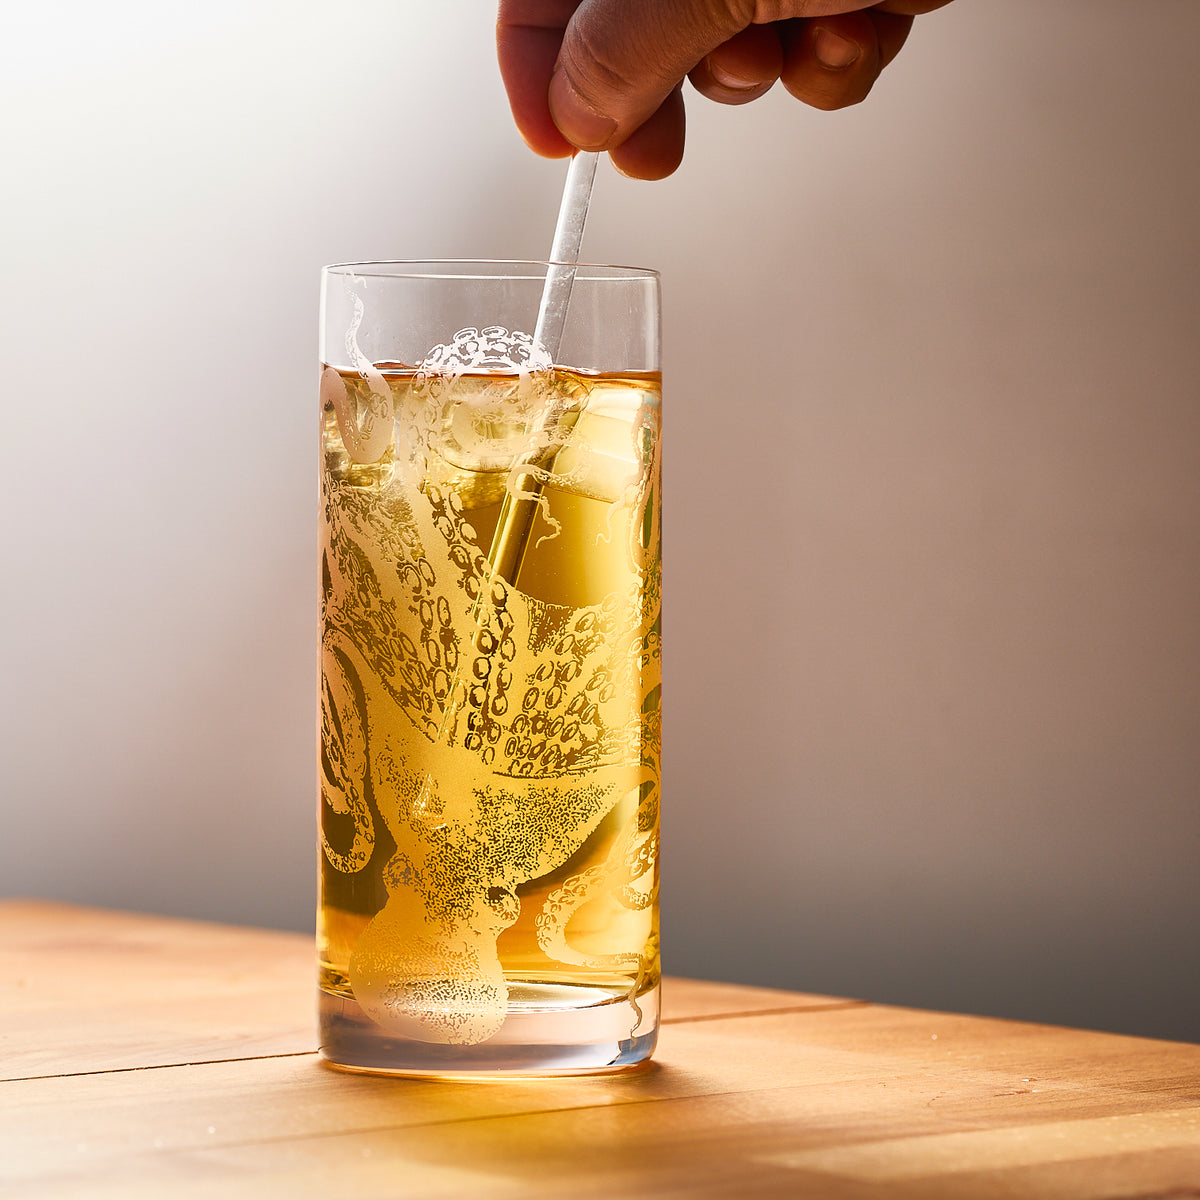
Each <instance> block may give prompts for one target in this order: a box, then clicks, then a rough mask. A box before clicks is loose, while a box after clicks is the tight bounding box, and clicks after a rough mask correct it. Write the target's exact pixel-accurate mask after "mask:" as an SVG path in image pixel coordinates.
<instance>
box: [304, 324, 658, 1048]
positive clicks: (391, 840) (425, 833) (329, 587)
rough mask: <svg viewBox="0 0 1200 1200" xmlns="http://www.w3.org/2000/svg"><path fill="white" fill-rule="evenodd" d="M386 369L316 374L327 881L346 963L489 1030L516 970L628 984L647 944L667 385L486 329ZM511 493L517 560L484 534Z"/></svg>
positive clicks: (643, 971)
mask: <svg viewBox="0 0 1200 1200" xmlns="http://www.w3.org/2000/svg"><path fill="white" fill-rule="evenodd" d="M370 367H371V370H370V372H369V373H368V372H364V371H363V370H362V369H361V366H360V368H359V370H358V371H357V372H356V373H351V372H337V371H334V370H332V368H327V369H326V370H325V372H324V374H323V377H322V398H323V410H324V414H323V427H324V442H323V445H324V455H325V458H324V466H323V470H322V488H321V525H322V577H323V578H322V603H321V615H322V626H323V642H322V681H321V684H322V686H321V694H322V711H321V732H322V763H321V766H322V800H323V802H322V830H323V832H322V841H323V847H324V864H323V891H324V894H325V903H326V904H327V905H331V906H333V907H338V908H340V909H342V910H345V911H346V912H347V913H349V914H350V917H349V918H348V919H350V920H355V921H357V925H355V930H356V934H355V936H354V938H353V939H352V949H351V950H350V953H349V958H348V964H347V967H346V972H345V973H346V982H347V984H348V987H349V989H350V991H351V992H352V995H353V998H354V999H355V1000H356V1001H357V1003H358V1004H359V1005H360V1006H361V1008H362V1009H363V1011H364V1012H365V1013H366V1014H367V1015H368V1016H369V1017H370V1018H371V1019H372V1020H373V1021H375V1022H376V1023H377V1024H379V1025H380V1026H382V1027H384V1028H385V1029H386V1030H388V1031H391V1032H393V1033H395V1034H396V1035H398V1036H403V1037H410V1038H417V1039H420V1040H423V1041H428V1042H444V1043H457V1044H473V1043H477V1042H480V1041H483V1040H485V1039H487V1038H489V1037H492V1036H493V1035H494V1034H496V1033H497V1031H498V1030H499V1029H500V1027H501V1025H502V1024H503V1022H504V1020H505V1017H506V1013H507V1004H508V996H509V988H510V985H511V983H512V980H513V978H514V974H515V976H521V974H522V972H523V971H525V972H529V973H532V974H534V975H536V974H538V973H539V972H540V973H541V974H542V975H544V976H546V977H554V976H555V973H556V972H560V973H564V974H565V975H570V973H571V972H575V973H576V974H578V973H579V972H590V973H593V974H594V975H596V976H597V977H606V976H611V977H614V978H616V977H621V978H628V979H629V980H630V981H631V984H630V999H632V1000H634V1002H635V1007H636V994H637V993H638V992H639V991H640V989H641V987H642V986H643V984H644V982H645V980H646V978H647V973H648V972H651V971H653V972H654V973H655V974H657V970H658V964H657V929H656V927H655V926H654V923H653V921H652V919H651V913H652V910H653V908H654V900H655V898H656V889H657V846H658V840H657V829H658V819H657V818H658V804H659V776H660V767H659V756H660V729H659V692H660V679H661V670H660V663H661V654H660V604H661V568H660V556H659V544H658V499H659V464H658V456H657V449H656V447H657V429H658V419H659V418H658V393H657V384H656V383H654V384H653V386H648V385H646V384H645V381H638V380H632V381H630V380H623V381H617V382H613V380H612V379H611V378H609V377H604V376H587V375H584V374H582V373H572V372H565V371H562V370H561V369H552V368H550V367H549V365H548V364H546V363H544V362H541V361H539V360H538V358H537V355H536V353H535V351H534V349H533V347H532V344H531V339H529V337H528V335H525V334H519V333H517V334H509V333H507V331H505V330H502V329H498V328H494V327H493V328H490V329H484V330H474V329H471V330H464V331H461V332H460V333H459V334H457V335H456V336H455V338H454V339H452V340H451V341H450V342H449V343H447V344H446V345H444V346H439V347H437V348H435V350H434V351H432V352H431V353H430V355H429V356H427V358H426V359H425V361H424V362H423V363H422V364H421V365H420V367H418V368H416V369H411V368H404V367H403V365H402V364H386V363H379V364H370ZM381 387H385V388H386V389H387V392H386V396H385V395H384V393H383V392H382V391H381ZM385 423H386V425H387V427H388V429H389V433H390V435H391V436H389V437H388V438H387V439H386V441H384V439H382V438H381V437H379V436H378V430H379V429H380V428H382V427H383V426H384V424H385ZM372 456H373V457H372ZM522 504H523V505H524V506H525V508H524V510H523V516H521V517H520V519H521V520H523V521H524V522H525V526H526V527H527V528H526V529H525V531H524V535H523V536H524V540H523V542H522V544H521V546H520V548H519V549H520V554H519V555H518V557H520V556H521V555H523V556H524V557H523V562H524V565H523V566H522V567H521V569H520V573H519V574H516V573H514V578H506V577H505V576H504V574H503V573H501V572H500V571H499V570H498V569H497V568H496V567H495V566H494V565H493V561H492V558H489V551H492V554H493V557H494V554H495V551H494V544H495V543H496V542H497V541H498V539H499V535H498V534H497V530H499V531H500V533H501V534H502V533H503V532H504V531H505V530H506V529H507V528H508V526H509V524H511V523H512V521H514V520H515V519H517V518H516V517H515V516H514V513H518V515H520V514H519V510H520V506H521V505H522ZM584 558H586V559H587V561H588V563H589V564H590V563H591V562H593V561H599V563H600V567H599V568H596V569H595V570H593V568H592V567H591V566H590V565H588V566H584V567H581V566H580V563H581V562H583V559H584ZM589 572H590V573H589ZM514 964H516V965H514Z"/></svg>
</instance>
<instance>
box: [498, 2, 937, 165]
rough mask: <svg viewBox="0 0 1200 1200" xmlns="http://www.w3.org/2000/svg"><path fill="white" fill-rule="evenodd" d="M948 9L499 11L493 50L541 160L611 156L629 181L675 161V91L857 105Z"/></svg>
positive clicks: (740, 5) (553, 6)
mask: <svg viewBox="0 0 1200 1200" xmlns="http://www.w3.org/2000/svg"><path fill="white" fill-rule="evenodd" d="M948 3H950V0H884V2H883V3H876V4H864V3H863V0H715V2H714V0H500V9H499V15H498V17H497V21H496V47H497V52H498V55H499V60H500V73H501V75H502V76H503V79H504V86H505V88H506V89H507V90H508V98H509V103H510V104H511V105H512V110H513V116H514V118H515V119H516V122H517V128H518V129H519V130H520V131H521V135H522V136H523V137H524V138H525V140H526V142H528V143H529V146H530V147H531V148H532V149H533V150H535V151H536V152H537V153H538V154H542V155H545V156H546V157H548V158H561V157H563V156H564V155H567V154H571V153H572V152H573V151H574V149H575V148H576V147H578V148H579V149H581V150H607V151H608V152H609V154H610V156H611V157H612V160H613V163H614V165H615V166H616V167H617V169H618V170H620V171H622V172H624V173H625V174H626V175H632V176H634V177H635V178H637V179H662V178H663V177H664V176H667V175H670V174H671V172H672V171H674V170H675V168H676V167H678V166H679V163H680V161H681V160H682V158H683V139H684V114H683V92H682V87H683V80H684V79H685V78H687V79H690V80H691V83H692V86H693V87H694V88H695V89H696V91H698V92H699V93H700V94H701V95H703V96H707V97H708V98H709V99H710V100H716V101H718V102H719V103H721V104H746V103H747V102H748V101H750V100H756V99H757V98H758V97H759V96H761V95H763V94H764V93H766V92H767V91H769V90H770V88H771V86H772V84H774V82H775V81H776V80H777V79H779V80H782V82H783V86H784V87H785V88H787V90H788V91H789V92H790V93H791V94H792V95H793V96H795V97H796V98H797V99H798V100H802V101H804V102H805V103H806V104H811V105H812V106H814V107H815V108H823V109H835V108H845V107H847V106H848V105H851V104H857V103H858V102H859V101H860V100H862V99H864V98H865V97H866V95H867V93H868V92H869V91H870V90H871V87H872V85H873V84H874V83H875V80H876V79H877V78H878V77H879V73H880V72H881V71H882V70H883V68H884V67H886V66H887V64H888V63H889V62H891V60H892V59H893V58H895V56H896V54H897V53H898V52H899V50H900V47H901V46H902V45H904V40H905V38H907V37H908V31H909V29H910V28H911V26H912V22H913V17H914V16H916V15H918V14H920V13H927V12H932V11H933V10H934V9H935V8H941V7H942V6H943V5H946V4H948Z"/></svg>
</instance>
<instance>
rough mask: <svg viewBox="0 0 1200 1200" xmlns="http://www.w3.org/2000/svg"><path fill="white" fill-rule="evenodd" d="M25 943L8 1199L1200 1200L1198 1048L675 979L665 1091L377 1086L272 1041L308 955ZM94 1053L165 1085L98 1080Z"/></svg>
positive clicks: (74, 920) (116, 1072)
mask: <svg viewBox="0 0 1200 1200" xmlns="http://www.w3.org/2000/svg"><path fill="white" fill-rule="evenodd" d="M13 921H16V922H17V923H18V924H19V925H20V926H21V927H22V929H23V930H24V932H23V933H21V934H19V935H18V934H14V933H13V931H12V930H11V928H9V926H10V925H11V923H12V922H13ZM0 934H3V935H4V937H3V942H4V945H5V946H6V949H5V951H4V956H5V958H4V960H3V962H0V966H3V967H4V968H5V971H6V974H5V980H6V982H5V985H4V988H5V990H4V991H3V993H0V1001H2V1003H0V1018H2V1022H3V1023H2V1026H0V1028H3V1030H4V1033H3V1034H0V1055H3V1062H4V1066H5V1070H6V1072H9V1071H10V1063H9V1055H8V1049H9V1045H10V1042H13V1040H14V1039H15V1043H14V1044H16V1045H17V1046H19V1047H20V1048H21V1054H22V1055H23V1056H24V1057H23V1058H22V1062H24V1063H25V1064H26V1065H29V1064H30V1063H33V1064H34V1065H35V1066H36V1065H39V1064H40V1065H41V1066H46V1065H47V1064H57V1066H58V1067H59V1068H60V1070H59V1071H56V1072H55V1071H40V1072H39V1074H40V1075H41V1077H39V1078H32V1077H25V1078H10V1079H9V1080H8V1081H6V1082H3V1083H0V1194H2V1195H4V1196H5V1197H10V1196H11V1197H14V1198H24V1197H37V1198H39V1200H42V1198H45V1197H58V1196H64V1197H65V1196H71V1197H82V1198H87V1200H92V1198H99V1197H110V1196H111V1197H116V1196H121V1197H134V1198H139V1197H150V1196H154V1197H167V1196H169V1197H183V1198H185V1200H186V1198H188V1197H192V1196H197V1197H199V1196H215V1195H220V1196H222V1197H226V1196H230V1197H235V1198H236V1197H240V1196H255V1197H264V1196H266V1197H273V1196H287V1197H300V1198H306V1197H317V1196H322V1197H327V1196H362V1197H376V1196H378V1197H385V1196H386V1197H409V1196H411V1197H455V1198H458V1197H483V1198H491V1197H495V1198H507V1197H529V1198H532V1200H541V1198H546V1200H550V1198H551V1197H554V1198H561V1197H576V1196H578V1197H585V1198H588V1197H596V1198H599V1197H602V1196H604V1197H608V1196H612V1195H621V1196H627V1197H642V1196H645V1197H650V1196H656V1197H658V1196H677V1197H679V1196H697V1197H730V1198H732V1197H751V1198H754V1197H775V1196H779V1197H785V1196H786V1197H810V1196H811V1197H814V1198H819V1200H868V1198H875V1197H888V1198H893V1197H895V1198H903V1200H910V1198H911V1200H918V1198H920V1200H944V1198H946V1200H948V1198H951V1197H962V1198H963V1200H993V1198H995V1200H1000V1198H1001V1197H1003V1198H1004V1200H1014V1198H1017V1197H1030V1198H1034V1200H1040V1198H1042V1197H1045V1198H1046V1200H1186V1198H1188V1197H1197V1196H1200V1047H1198V1046H1192V1045H1183V1044H1179V1043H1168V1042H1156V1041H1150V1040H1146V1039H1138V1038H1126V1037H1115V1036H1112V1035H1106V1034H1097V1033H1090V1032H1085V1031H1080V1030H1068V1029H1060V1028H1055V1027H1050V1026H1037V1025H1027V1024H1020V1023H1016V1022H1006V1021H997V1020H987V1019H982V1018H976V1017H964V1016H958V1015H954V1014H944V1013H931V1012H921V1011H915V1010H909V1009H898V1008H889V1007H885V1006H880V1005H873V1004H865V1003H860V1002H854V1001H847V1000H836V999H830V998H824V997H816V996H805V995H799V994H795V993H782V992H775V991H771V990H769V989H743V988H738V987H733V986H726V985H708V984H702V983H696V982H685V981H673V984H672V987H671V988H670V989H668V991H667V993H666V994H667V996H668V997H670V996H671V995H672V993H673V994H674V996H675V998H676V1000H675V1003H676V1007H675V1009H674V1012H675V1017H674V1019H673V1020H672V1021H671V1022H670V1023H668V1024H666V1025H665V1027H664V1029H663V1033H662V1040H661V1044H660V1049H659V1053H658V1055H657V1056H656V1061H655V1063H654V1064H653V1065H652V1066H651V1068H650V1069H649V1070H646V1071H643V1072H640V1073H633V1074H627V1075H619V1076H607V1077H596V1078H581V1079H549V1080H545V1081H523V1082H503V1083H487V1084H479V1083H455V1082H443V1083H435V1082H428V1081H419V1080H403V1079H378V1078H372V1077H369V1076H358V1075H347V1074H342V1073H339V1072H336V1071H332V1070H329V1069H327V1068H325V1067H323V1066H321V1065H320V1064H319V1062H318V1061H317V1059H316V1056H315V1055H314V1054H313V1053H311V1045H312V1042H311V1037H312V1034H311V1026H310V1025H309V1026H307V1027H305V1028H307V1030H308V1032H307V1033H306V1032H305V1028H298V1029H296V1030H292V1031H290V1032H289V1031H286V1030H285V1031H282V1032H281V1031H280V1030H278V1029H275V1030H273V1028H272V1023H271V1017H272V1013H275V1014H276V1015H279V1014H283V1015H284V1017H285V1018H286V1017H288V1016H289V1015H290V1017H291V1018H292V1019H295V1017H296V1013H297V1012H298V1011H299V1009H293V1007H292V1005H293V1004H294V1003H296V1002H295V1001H293V1000H292V999H291V998H290V997H289V996H288V994H287V990H288V989H293V988H301V989H302V990H303V992H304V1001H303V1003H304V1004H305V1005H306V1006H307V1007H308V1008H311V986H312V982H311V981H312V969H311V965H312V964H311V942H310V940H309V939H306V938H298V937H295V936H293V935H288V934H270V933H265V932H263V931H256V930H242V929H236V928H229V927H220V926H211V925H202V924H199V923H192V922H180V921H168V920H164V919H162V918H150V917H137V916H131V915H129V914H113V913H98V912H94V911H91V910H80V909H72V908H69V907H66V906H59V907H54V908H51V907H48V906H42V905H36V904H32V905H29V904H27V905H25V906H23V907H22V906H19V905H11V904H0ZM21 947H23V949H22V948H21ZM101 947H107V950H104V949H102V948H101ZM136 947H141V950H140V951H138V950H135V949H133V948H136ZM18 959H20V960H21V961H23V962H24V963H25V967H24V970H25V976H24V979H25V982H24V984H23V985H16V984H14V983H13V982H12V981H13V978H14V977H13V975H12V973H11V967H12V964H13V963H14V962H15V961H17V960H18ZM79 964H83V965H82V966H81V965H79ZM80 978H86V979H87V981H88V984H89V986H88V988H87V989H86V992H81V991H80V990H79V988H77V987H73V985H72V983H71V981H72V980H78V979H80ZM227 989H232V994H233V997H234V998H235V999H241V1000H243V1001H244V1006H243V1010H242V1012H241V1015H240V1016H236V1015H235V1014H236V1005H234V1006H233V1007H230V1006H229V1005H228V1004H227V1002H228V1000H229V998H230V997H229V995H228V994H227ZM106 995H107V996H110V997H114V996H115V997H119V998H120V1002H117V1001H113V1002H112V1003H105V1002H104V1000H103V998H104V997H105V996H106ZM88 997H92V999H91V1000H88ZM40 1002H44V1004H45V1008H40V1007H39V1003H40ZM668 1003H671V1001H668ZM158 1007H165V1008H168V1009H174V1008H175V1007H181V1008H182V1010H183V1013H182V1015H178V1014H176V1013H174V1012H173V1011H168V1012H165V1013H159V1014H158V1016H157V1018H156V1019H155V1020H153V1021H152V1022H151V1021H150V1014H151V1012H152V1011H153V1010H154V1009H156V1008H158ZM139 1013H140V1014H141V1018H142V1019H144V1020H145V1021H147V1022H150V1023H149V1024H147V1025H145V1026H143V1027H142V1028H141V1029H140V1030H139V1029H138V1019H137V1015H136V1014H139ZM88 1014H91V1015H90V1016H89V1015H88ZM251 1014H252V1015H251ZM305 1019H306V1020H308V1018H307V1017H306V1018H305ZM231 1026H233V1027H235V1028H236V1030H237V1036H238V1038H240V1039H241V1041H240V1042H238V1041H237V1038H233V1039H232V1040H231V1035H230V1028H231ZM31 1031H34V1032H36V1035H37V1036H38V1037H41V1038H49V1039H51V1042H52V1043H53V1045H43V1046H42V1047H41V1049H36V1048H35V1047H33V1046H32V1043H31V1041H30V1038H31V1037H32V1036H33V1032H31ZM89 1037H90V1038H91V1039H92V1041H93V1042H94V1043H95V1044H96V1045H99V1046H101V1047H103V1054H108V1055H109V1056H111V1057H112V1058H114V1059H118V1060H120V1061H122V1062H127V1063H131V1062H132V1060H135V1059H137V1058H138V1057H139V1056H141V1057H142V1058H143V1059H144V1060H145V1061H144V1062H143V1063H142V1064H141V1065H142V1066H143V1067H144V1068H145V1069H129V1068H128V1067H123V1068H120V1069H112V1068H97V1067H95V1066H86V1067H83V1068H79V1067H78V1064H80V1063H94V1062H96V1061H97V1060H98V1053H94V1052H92V1051H91V1050H89V1049H88V1042H89ZM305 1037H307V1038H308V1041H307V1043H305V1042H304V1041H303V1039H304V1038H305ZM272 1038H275V1039H276V1040H275V1041H272ZM179 1039H183V1040H179ZM230 1044H240V1045H242V1046H243V1047H245V1046H249V1045H254V1044H262V1045H264V1046H267V1045H285V1046H300V1049H298V1050H296V1049H292V1050H284V1051H271V1050H260V1051H256V1052H254V1053H250V1054H245V1055H243V1056H240V1057H237V1058H235V1057H234V1056H231V1055H224V1054H221V1053H217V1052H218V1051H221V1050H222V1048H223V1047H226V1046H228V1045H230ZM55 1046H57V1047H58V1048H57V1049H55V1048H54V1047H55ZM182 1048H188V1052H189V1053H191V1052H194V1051H197V1050H199V1051H207V1052H211V1053H212V1054H213V1057H211V1058H208V1059H203V1060H195V1059H191V1058H189V1057H188V1055H187V1054H185V1053H183V1049H182ZM101 1056H102V1055H101ZM172 1058H174V1061H176V1062H177V1063H180V1064H181V1065H173V1066H171V1065H165V1063H166V1062H167V1061H168V1060H171V1059H172ZM72 1064H74V1065H75V1067H76V1070H78V1069H82V1070H85V1071H87V1072H88V1073H69V1072H70V1071H71V1069H72Z"/></svg>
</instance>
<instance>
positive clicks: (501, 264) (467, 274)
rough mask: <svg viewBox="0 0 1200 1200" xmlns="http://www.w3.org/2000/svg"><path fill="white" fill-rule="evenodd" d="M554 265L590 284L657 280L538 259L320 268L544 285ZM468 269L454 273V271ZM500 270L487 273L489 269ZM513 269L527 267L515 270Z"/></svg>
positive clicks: (640, 272)
mask: <svg viewBox="0 0 1200 1200" xmlns="http://www.w3.org/2000/svg"><path fill="white" fill-rule="evenodd" d="M552 266H569V267H575V268H576V271H577V275H576V279H577V280H581V281H583V282H589V281H603V280H614V281H621V280H624V281H635V280H639V279H641V280H657V279H659V278H660V273H659V272H658V271H656V270H654V268H653V267H631V266H620V265H617V264H614V263H592V262H558V261H556V260H554V259H538V258H515V259H506V258H412V259H407V258H395V259H379V260H376V261H371V262H340V263H330V264H329V265H328V266H324V267H322V268H321V274H322V276H326V275H336V276H353V275H358V276H362V277H365V278H368V279H372V278H373V279H464V280H468V279H532V280H537V281H538V282H542V281H543V280H544V279H545V277H546V271H547V270H548V269H549V268H550V267H552ZM456 267H461V268H467V269H465V270H455V269H454V268H456ZM488 267H492V268H501V269H500V270H487V269H486V268H488ZM511 268H524V269H523V270H519V269H518V270H512V269H511Z"/></svg>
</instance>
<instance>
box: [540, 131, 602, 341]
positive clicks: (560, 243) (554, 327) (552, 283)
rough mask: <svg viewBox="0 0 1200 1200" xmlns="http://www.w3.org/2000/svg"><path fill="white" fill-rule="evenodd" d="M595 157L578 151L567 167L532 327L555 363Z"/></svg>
mask: <svg viewBox="0 0 1200 1200" xmlns="http://www.w3.org/2000/svg"><path fill="white" fill-rule="evenodd" d="M599 160H600V155H599V154H593V153H590V152H588V151H586V150H580V151H578V152H577V153H576V155H575V157H574V158H573V159H571V164H570V166H569V167H567V182H566V183H565V184H564V185H563V194H562V203H561V204H559V206H558V224H557V225H555V227H554V244H553V245H552V246H551V247H550V263H549V266H548V267H547V268H546V283H545V286H544V287H543V288H542V302H541V304H539V305H538V315H537V325H536V326H535V327H534V330H533V340H534V343H535V344H536V345H538V346H541V348H542V349H543V350H545V351H546V353H547V354H549V355H550V361H551V362H552V363H557V362H558V353H559V350H560V348H561V346H562V335H563V326H564V325H566V322H567V306H568V305H569V304H570V303H571V288H572V286H573V285H574V283H575V271H576V269H577V267H578V263H579V247H580V245H581V244H582V242H583V226H584V222H585V221H587V213H588V204H590V203H591V199H592V184H593V183H594V182H595V179H596V163H597V162H599Z"/></svg>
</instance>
